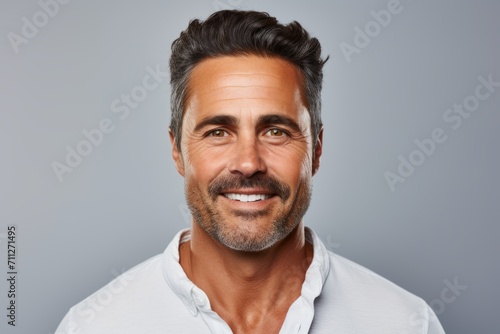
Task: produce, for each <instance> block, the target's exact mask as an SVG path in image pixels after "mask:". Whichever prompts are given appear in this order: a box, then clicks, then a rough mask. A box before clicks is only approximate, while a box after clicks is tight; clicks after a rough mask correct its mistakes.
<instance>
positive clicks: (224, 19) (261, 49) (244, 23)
mask: <svg viewBox="0 0 500 334" xmlns="http://www.w3.org/2000/svg"><path fill="white" fill-rule="evenodd" d="M250 54H253V55H260V56H264V57H266V56H275V57H280V58H282V59H284V60H287V61H289V62H291V63H292V64H294V65H295V66H296V67H297V68H298V69H299V70H300V72H301V73H302V77H303V79H304V83H303V87H304V91H303V92H304V93H305V94H304V95H305V98H306V100H307V107H308V109H309V113H310V117H311V132H312V135H313V147H314V146H315V145H316V141H317V136H318V133H319V131H320V129H321V126H322V123H321V86H322V81H323V71H322V69H323V65H324V63H325V62H326V61H327V60H328V57H327V58H326V59H325V60H323V59H321V45H320V43H319V41H318V40H317V39H316V38H313V37H310V36H309V33H308V32H307V31H306V30H305V29H304V28H302V26H301V25H300V24H299V23H298V22H296V21H293V22H291V23H290V24H287V25H283V24H280V23H278V20H277V19H276V18H275V17H272V16H270V15H269V14H267V13H263V12H255V11H238V10H222V11H218V12H215V13H213V14H212V15H211V16H210V17H209V18H208V19H206V20H205V21H200V20H192V21H191V22H190V23H189V26H188V28H187V29H186V30H185V31H183V32H182V33H181V35H180V36H179V38H177V39H176V40H175V41H174V42H173V43H172V55H171V57H170V84H171V86H172V92H171V97H170V107H171V110H172V117H171V121H170V130H171V131H172V133H173V135H174V138H175V141H176V143H177V148H178V149H179V150H180V141H181V129H182V118H183V114H184V107H185V103H186V95H187V86H188V81H189V76H190V74H191V71H192V70H193V68H194V67H195V66H196V65H197V64H198V63H199V62H200V61H202V60H204V59H207V58H215V57H219V56H231V55H235V56H237V55H250Z"/></svg>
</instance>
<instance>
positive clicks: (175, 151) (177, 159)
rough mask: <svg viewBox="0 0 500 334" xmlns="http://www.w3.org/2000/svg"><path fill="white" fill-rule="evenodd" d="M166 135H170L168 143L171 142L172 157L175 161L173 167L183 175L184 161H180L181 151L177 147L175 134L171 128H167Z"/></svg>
mask: <svg viewBox="0 0 500 334" xmlns="http://www.w3.org/2000/svg"><path fill="white" fill-rule="evenodd" d="M168 135H169V137H170V143H171V144H172V158H173V159H174V162H175V168H176V169H177V172H179V174H181V175H182V176H184V162H183V161H182V155H181V152H179V149H178V148H177V142H176V141H175V136H174V134H173V132H172V130H171V129H168Z"/></svg>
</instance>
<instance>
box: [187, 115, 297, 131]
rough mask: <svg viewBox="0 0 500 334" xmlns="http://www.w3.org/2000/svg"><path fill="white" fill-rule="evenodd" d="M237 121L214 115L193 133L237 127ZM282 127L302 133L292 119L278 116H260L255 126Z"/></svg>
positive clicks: (197, 126)
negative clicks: (207, 127) (209, 129)
mask: <svg viewBox="0 0 500 334" xmlns="http://www.w3.org/2000/svg"><path fill="white" fill-rule="evenodd" d="M238 124H239V121H238V119H237V118H236V117H234V116H229V115H216V116H210V117H206V118H204V119H203V120H202V121H201V122H200V123H198V124H197V125H196V127H195V128H194V131H195V132H197V131H200V130H201V129H203V128H204V127H205V126H209V125H226V126H237V125H238ZM272 124H276V125H284V126H287V127H289V128H291V129H292V130H293V131H296V132H302V129H301V128H300V126H299V124H298V123H297V122H296V121H295V120H294V119H292V118H290V117H288V116H284V115H279V114H271V115H262V116H260V117H259V119H258V120H257V125H258V126H259V127H262V126H266V125H272Z"/></svg>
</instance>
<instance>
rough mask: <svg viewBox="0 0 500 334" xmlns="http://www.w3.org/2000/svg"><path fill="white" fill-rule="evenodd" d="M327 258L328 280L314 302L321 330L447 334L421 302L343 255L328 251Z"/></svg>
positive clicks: (428, 308) (429, 309)
mask: <svg viewBox="0 0 500 334" xmlns="http://www.w3.org/2000/svg"><path fill="white" fill-rule="evenodd" d="M328 257H329V260H330V268H329V272H328V277H327V279H326V280H325V282H324V285H323V290H322V292H321V295H320V296H319V297H318V299H317V300H316V302H315V311H316V312H315V320H317V325H318V326H321V325H325V324H326V325H335V326H337V328H353V326H354V327H356V330H359V331H361V332H363V331H364V330H368V329H370V330H369V331H370V332H371V333H379V332H380V333H384V332H385V333H444V331H442V328H441V326H440V325H439V321H438V320H437V317H436V316H435V314H434V312H433V311H432V309H431V308H430V307H429V306H428V305H427V304H426V303H425V301H424V300H422V299H421V298H419V297H417V296H415V295H414V294H412V293H410V292H408V291H407V290H405V289H403V288H401V287H399V286H397V285H396V284H394V283H392V282H391V281H389V280H387V279H385V278H383V277H382V276H380V275H378V274H376V273H374V272H373V271H371V270H369V269H367V268H365V267H363V266H361V265H359V264H357V263H354V262H353V261H350V260H348V259H346V258H344V257H342V256H340V255H337V254H335V253H332V252H330V251H328ZM332 314H335V317H332ZM330 323H332V324H330ZM343 326H346V327H343ZM428 328H435V330H433V331H428ZM375 329H376V330H375ZM379 329H380V330H379ZM409 329H410V331H409Z"/></svg>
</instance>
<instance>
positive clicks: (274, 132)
mask: <svg viewBox="0 0 500 334" xmlns="http://www.w3.org/2000/svg"><path fill="white" fill-rule="evenodd" d="M267 133H268V134H269V135H270V136H271V137H282V136H284V135H285V131H283V130H281V129H271V130H269V131H267Z"/></svg>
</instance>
